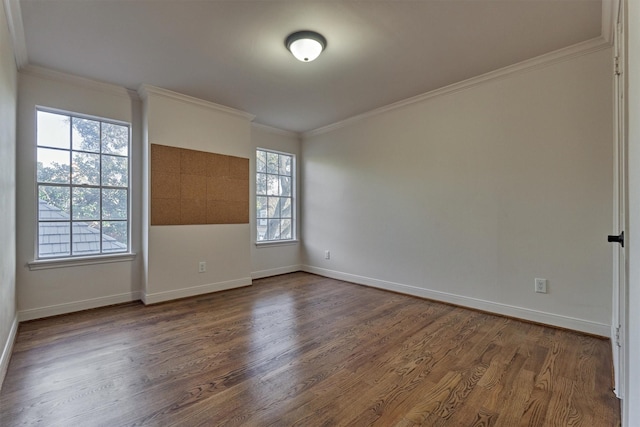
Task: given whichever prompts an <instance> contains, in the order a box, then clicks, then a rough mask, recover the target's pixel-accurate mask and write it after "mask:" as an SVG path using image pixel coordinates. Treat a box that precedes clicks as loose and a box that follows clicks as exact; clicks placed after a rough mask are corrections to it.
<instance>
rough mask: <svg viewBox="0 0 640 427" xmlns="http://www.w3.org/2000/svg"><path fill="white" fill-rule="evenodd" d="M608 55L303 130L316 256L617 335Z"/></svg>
mask: <svg viewBox="0 0 640 427" xmlns="http://www.w3.org/2000/svg"><path fill="white" fill-rule="evenodd" d="M611 55H612V52H611V49H610V48H607V49H605V50H600V51H597V52H596V53H591V54H588V55H583V56H578V57H576V58H573V59H570V60H565V61H562V62H558V63H554V64H551V65H547V66H543V67H537V68H533V69H529V70H527V71H520V72H516V73H514V74H510V75H507V76H503V77H501V78H497V79H493V80H489V81H487V82H485V83H480V84H477V85H472V86H469V87H467V88H466V89H463V90H459V91H453V92H450V93H448V94H445V95H441V96H436V97H432V98H428V99H426V100H423V101H421V102H418V103H413V104H410V105H407V106H405V107H403V108H398V109H393V110H390V111H387V112H383V113H381V114H378V115H373V116H370V117H368V118H362V119H361V120H355V121H350V122H348V123H346V124H345V125H344V126H342V127H340V126H336V127H334V128H331V129H328V130H326V132H311V133H309V134H308V135H306V136H305V138H304V139H303V155H304V165H303V171H302V182H303V190H302V198H303V202H302V206H303V217H304V223H303V235H304V237H305V239H304V255H303V257H304V258H303V262H304V264H306V267H305V269H307V270H308V271H312V272H316V273H319V274H324V275H327V276H332V277H338V278H342V279H346V280H351V281H354V282H359V283H363V284H369V285H373V286H379V287H382V288H386V289H392V290H395V291H399V292H406V293H410V294H415V295H420V296H424V297H429V298H434V299H439V300H443V301H448V302H452V303H457V304H461V305H467V306H471V307H476V308H479V309H485V310H489V311H494V312H498V313H503V314H507V315H514V316H517V317H521V318H525V319H529V320H534V321H539V322H546V323H549V324H555V325H558V326H563V327H568V328H573V329H577V330H583V331H587V332H591V333H595V334H600V335H605V336H608V335H609V333H610V328H609V324H610V320H611V292H612V287H611V273H612V270H611V268H612V267H611V248H610V246H609V245H608V244H607V242H606V235H607V234H608V233H609V232H610V230H611V221H612V164H613V160H612V136H611V135H612V107H611V99H612V88H611ZM325 250H330V251H331V259H330V260H325V259H324V251H325ZM536 277H541V278H546V279H548V286H549V293H548V294H546V295H545V294H535V293H534V291H533V289H534V278H536Z"/></svg>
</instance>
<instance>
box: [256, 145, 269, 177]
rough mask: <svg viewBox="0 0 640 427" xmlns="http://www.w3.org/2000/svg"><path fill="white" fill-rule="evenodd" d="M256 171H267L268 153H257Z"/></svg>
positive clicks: (259, 151)
mask: <svg viewBox="0 0 640 427" xmlns="http://www.w3.org/2000/svg"><path fill="white" fill-rule="evenodd" d="M256 171H257V172H266V171H267V153H265V152H264V151H261V150H258V151H256Z"/></svg>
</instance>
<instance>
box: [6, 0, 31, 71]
mask: <svg viewBox="0 0 640 427" xmlns="http://www.w3.org/2000/svg"><path fill="white" fill-rule="evenodd" d="M3 3H4V11H5V14H6V15H7V24H8V26H9V34H10V35H11V41H12V44H13V56H14V57H15V60H16V66H17V67H18V69H19V70H20V69H22V68H24V67H26V66H27V64H28V63H29V56H28V55H27V42H26V39H25V37H24V26H23V24H22V9H21V8H20V0H4V1H3Z"/></svg>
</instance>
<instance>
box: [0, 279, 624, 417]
mask: <svg viewBox="0 0 640 427" xmlns="http://www.w3.org/2000/svg"><path fill="white" fill-rule="evenodd" d="M611 388H612V374H611V352H610V343H609V341H608V340H603V339H598V338H594V337H589V336H585V335H581V334H578V333H573V332H569V331H563V330H557V329H552V328H545V327H542V326H539V325H533V324H529V323H524V322H519V321H516V320H513V319H507V318H502V317H497V316H491V315H488V314H485V313H480V312H476V311H471V310H465V309H462V308H456V307H452V306H449V305H444V304H438V303H434V302H431V301H425V300H421V299H418V298H412V297H408V296H403V295H398V294H394V293H388V292H384V291H380V290H376V289H371V288H366V287H361V286H357V285H353V284H348V283H344V282H340V281H336V280H331V279H326V278H322V277H319V276H314V275H310V274H305V273H294V274H289V275H284V276H278V277H273V278H268V279H262V280H257V281H255V282H254V286H252V287H248V288H243V289H236V290H232V291H227V292H221V293H217V294H209V295H205V296H200V297H194V298H189V299H185V300H180V301H175V302H171V303H166V304H159V305H155V306H149V307H144V306H143V305H141V304H139V303H130V304H124V305H119V306H113V307H107V308H102V309H97V310H90V311H85V312H81V313H75V314H71V315H65V316H59V317H54V318H50V319H43V320H38V321H32V322H27V323H24V324H21V325H20V328H19V331H18V336H17V340H16V344H15V347H14V353H13V357H12V359H11V363H10V365H9V371H8V373H7V377H6V380H5V383H4V386H3V388H2V391H1V392H0V417H1V418H0V425H2V426H7V427H8V426H19V425H20V426H21V425H41V426H47V427H49V426H65V427H66V426H133V425H136V426H137V425H149V426H174V425H175V426H217V425H228V426H234V425H238V426H240V425H242V426H269V425H274V426H290V425H291V426H293V425H296V426H334V425H336V426H338V425H361V426H365V425H380V426H393V425H397V426H414V425H424V426H465V427H467V426H509V427H513V426H521V425H522V426H569V425H571V426H588V427H605V426H618V425H619V423H620V418H619V406H618V401H617V399H616V398H615V397H614V395H613V393H612V391H611Z"/></svg>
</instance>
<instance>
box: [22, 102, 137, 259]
mask: <svg viewBox="0 0 640 427" xmlns="http://www.w3.org/2000/svg"><path fill="white" fill-rule="evenodd" d="M40 111H42V112H44V113H51V114H59V115H65V116H69V117H70V118H72V119H73V118H77V119H84V120H93V121H98V122H100V124H101V128H102V123H107V124H112V125H117V126H126V127H127V128H128V139H129V140H128V143H127V144H128V146H127V156H126V158H127V173H128V176H127V186H126V190H127V220H126V223H127V249H126V251H123V252H102V228H101V229H100V230H101V231H100V236H101V237H100V251H101V253H96V254H89V255H87V254H81V255H62V256H52V257H41V256H40V222H41V221H40V214H39V205H40V197H39V186H40V185H41V184H42V183H40V182H39V181H38V166H37V164H38V148H39V145H38V112H40ZM33 117H34V125H35V126H34V127H35V133H34V151H35V162H34V163H35V168H34V185H35V196H36V197H35V210H34V212H35V215H34V217H35V226H34V228H33V230H34V246H33V248H34V256H33V260H32V261H30V262H28V263H27V266H28V267H29V269H30V270H41V269H48V268H59V267H67V266H77V265H88V264H102V263H111V262H119V261H131V260H133V259H135V257H136V253H135V252H132V247H131V244H132V236H131V231H132V230H131V227H132V206H131V193H132V191H133V184H132V174H131V157H132V154H133V150H132V130H131V128H132V124H131V123H130V122H126V121H122V120H116V119H111V118H107V117H100V116H94V115H90V114H83V113H77V112H73V111H68V110H63V109H59V108H52V107H46V106H42V105H36V106H35V109H34V116H33ZM69 131H70V132H71V133H70V135H69V149H60V148H55V147H44V148H52V149H59V150H63V151H68V152H69V156H70V161H71V157H72V156H73V153H74V151H78V152H80V153H83V152H84V151H81V150H73V126H72V125H70V126H69ZM97 154H99V155H100V156H102V154H103V153H102V149H101V150H100V152H99V153H97ZM120 157H124V156H120ZM72 173H73V170H72V169H71V163H69V174H70V175H69V178H70V180H69V183H68V184H62V183H61V184H60V185H61V186H68V187H69V188H70V189H72V188H73V187H80V188H83V187H87V188H99V189H100V190H102V189H103V188H106V189H109V188H112V186H103V185H102V159H101V161H100V179H101V182H100V185H99V186H94V185H90V186H84V185H75V186H74V185H73V183H72V180H71V175H72ZM44 184H54V185H55V183H44ZM117 188H124V187H117ZM71 194H72V193H71V192H70V197H71ZM71 202H72V201H71V199H70V200H69V203H71ZM100 221H101V222H102V221H104V220H103V219H102V212H101V213H100ZM73 222H74V220H73V218H72V217H71V216H70V218H69V224H70V234H69V238H70V241H69V245H70V248H71V247H72V245H73Z"/></svg>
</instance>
